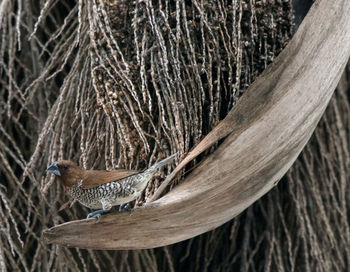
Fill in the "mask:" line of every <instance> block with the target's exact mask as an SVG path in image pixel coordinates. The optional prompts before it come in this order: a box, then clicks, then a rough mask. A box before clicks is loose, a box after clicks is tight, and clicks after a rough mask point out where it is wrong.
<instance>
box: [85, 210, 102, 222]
mask: <svg viewBox="0 0 350 272" xmlns="http://www.w3.org/2000/svg"><path fill="white" fill-rule="evenodd" d="M89 218H96V219H97V222H100V219H101V213H96V212H92V213H89V214H88V215H87V217H86V219H89Z"/></svg>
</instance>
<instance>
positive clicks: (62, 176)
mask: <svg viewBox="0 0 350 272" xmlns="http://www.w3.org/2000/svg"><path fill="white" fill-rule="evenodd" d="M46 171H47V172H49V173H52V174H54V175H56V176H57V177H58V179H59V181H61V182H62V184H63V185H64V187H65V188H66V189H69V188H71V187H72V186H74V185H75V184H76V183H77V182H79V181H80V180H81V179H82V178H83V173H84V171H83V170H82V169H81V168H80V167H79V166H78V165H76V164H75V163H74V162H72V161H57V162H54V163H52V164H51V165H50V166H49V167H48V168H47V169H46Z"/></svg>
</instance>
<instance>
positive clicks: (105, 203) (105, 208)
mask: <svg viewBox="0 0 350 272" xmlns="http://www.w3.org/2000/svg"><path fill="white" fill-rule="evenodd" d="M101 204H102V209H101V210H97V211H94V212H92V213H89V214H88V215H87V217H86V219H88V218H92V217H96V218H97V222H99V221H100V219H101V214H103V213H106V212H109V211H110V210H111V208H112V205H111V204H110V203H109V202H108V201H106V200H104V199H103V200H101Z"/></svg>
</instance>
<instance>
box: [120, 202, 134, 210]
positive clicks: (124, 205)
mask: <svg viewBox="0 0 350 272" xmlns="http://www.w3.org/2000/svg"><path fill="white" fill-rule="evenodd" d="M123 211H128V212H131V208H130V205H128V203H125V204H122V205H120V206H119V212H123Z"/></svg>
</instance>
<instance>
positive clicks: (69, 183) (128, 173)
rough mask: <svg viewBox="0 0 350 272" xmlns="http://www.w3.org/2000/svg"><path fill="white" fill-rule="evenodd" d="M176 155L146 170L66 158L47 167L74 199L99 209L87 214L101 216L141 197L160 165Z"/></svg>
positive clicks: (168, 161) (98, 217)
mask: <svg viewBox="0 0 350 272" xmlns="http://www.w3.org/2000/svg"><path fill="white" fill-rule="evenodd" d="M175 156H176V154H174V155H172V156H170V157H167V158H166V159H164V160H162V161H160V162H157V163H155V164H153V165H152V166H151V167H150V168H148V169H147V170H145V171H143V172H139V171H135V170H124V169H118V170H113V171H105V170H84V169H81V168H80V167H79V166H77V165H76V164H75V163H74V162H72V161H65V160H62V161H57V162H54V163H52V164H51V165H50V166H49V167H48V168H47V169H46V171H47V172H49V173H52V174H54V175H56V176H57V177H58V180H59V181H60V182H61V184H62V185H63V186H64V188H65V190H66V192H68V193H69V194H70V196H71V197H72V198H73V199H75V200H77V201H79V202H80V203H81V204H82V205H84V206H86V207H88V208H91V209H99V210H97V211H94V212H92V213H89V214H88V216H87V218H90V217H97V219H98V220H99V219H100V218H101V214H102V213H105V212H108V211H109V210H110V209H111V208H112V206H116V205H120V207H119V211H121V210H123V208H124V207H125V205H126V204H127V203H128V202H130V201H133V200H135V199H136V198H137V197H139V196H140V195H141V193H142V192H143V190H144V189H145V188H146V186H147V184H148V182H149V181H150V180H151V179H152V178H153V176H154V174H155V173H156V172H157V170H158V168H160V167H162V166H164V165H166V164H168V163H170V162H171V161H173V160H174V159H175Z"/></svg>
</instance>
